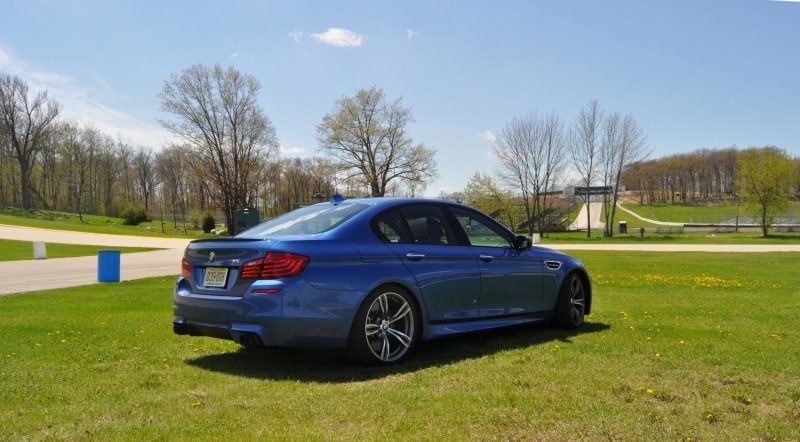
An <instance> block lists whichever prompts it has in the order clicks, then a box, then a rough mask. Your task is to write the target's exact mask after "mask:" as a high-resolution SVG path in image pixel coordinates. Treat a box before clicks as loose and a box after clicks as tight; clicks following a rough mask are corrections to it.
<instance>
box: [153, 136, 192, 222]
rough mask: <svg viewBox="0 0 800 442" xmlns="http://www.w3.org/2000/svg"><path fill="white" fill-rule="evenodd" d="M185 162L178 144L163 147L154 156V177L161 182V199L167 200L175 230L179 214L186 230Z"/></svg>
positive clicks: (183, 154) (183, 153) (182, 150)
mask: <svg viewBox="0 0 800 442" xmlns="http://www.w3.org/2000/svg"><path fill="white" fill-rule="evenodd" d="M186 163H187V162H186V153H185V151H184V149H183V148H182V147H180V146H174V145H173V146H168V147H165V148H164V149H162V150H161V151H160V152H158V153H157V154H156V157H155V171H156V179H157V181H158V182H159V183H161V184H162V187H161V195H162V199H164V200H166V201H169V209H170V211H171V212H172V227H173V228H174V229H175V230H177V229H178V215H179V214H180V217H181V220H182V222H183V225H184V230H186V209H187V207H186V199H185V195H186V194H188V192H187V190H186V176H185V175H186V169H187V167H186V166H187V164H186ZM166 201H164V202H165V203H166Z"/></svg>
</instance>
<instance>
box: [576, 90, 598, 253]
mask: <svg viewBox="0 0 800 442" xmlns="http://www.w3.org/2000/svg"><path fill="white" fill-rule="evenodd" d="M602 122H603V113H602V111H601V110H600V105H599V104H598V103H597V100H591V101H589V102H588V103H587V104H586V105H585V106H584V107H583V108H582V109H581V111H580V113H579V114H578V117H577V118H576V119H575V121H574V123H573V124H572V129H571V130H570V144H569V150H570V154H571V155H572V164H573V166H574V167H575V169H576V170H577V171H578V174H579V175H580V182H581V186H583V187H586V193H585V194H584V195H582V196H583V200H584V203H585V204H586V222H587V229H586V237H587V238H589V237H591V236H592V226H591V223H592V217H591V213H590V206H589V203H590V202H591V195H590V192H589V187H591V185H592V183H594V181H595V179H596V176H595V174H596V172H597V166H598V165H597V162H598V158H599V156H600V142H599V138H600V135H601V134H600V132H601V125H602Z"/></svg>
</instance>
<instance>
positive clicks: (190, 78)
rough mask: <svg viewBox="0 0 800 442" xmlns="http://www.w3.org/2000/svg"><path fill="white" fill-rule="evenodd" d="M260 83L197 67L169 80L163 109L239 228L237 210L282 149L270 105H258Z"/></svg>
mask: <svg viewBox="0 0 800 442" xmlns="http://www.w3.org/2000/svg"><path fill="white" fill-rule="evenodd" d="M260 90H261V84H260V83H259V81H258V80H257V79H256V78H255V77H253V76H251V75H247V74H242V73H241V72H239V71H238V70H236V69H235V68H233V67H229V68H228V69H223V68H222V67H221V66H220V65H215V66H214V67H213V68H210V67H208V66H205V65H194V66H191V67H189V68H187V69H185V70H184V71H183V72H181V74H180V75H173V76H172V77H171V78H170V79H169V80H168V81H165V82H164V88H163V89H162V91H161V93H160V94H159V97H160V98H161V110H163V111H165V112H168V113H170V114H172V115H173V116H174V117H175V120H172V121H162V124H163V125H164V127H165V128H166V129H167V130H169V131H170V132H172V133H173V134H175V135H177V136H178V137H180V138H181V139H182V140H184V142H185V143H186V145H187V147H188V148H189V149H190V150H191V152H192V156H193V161H192V167H193V169H194V170H195V171H197V172H203V174H206V173H207V175H208V178H209V179H210V180H211V181H212V182H213V183H214V185H215V192H213V194H212V195H213V196H214V198H215V201H216V202H217V204H218V206H219V207H220V208H221V209H222V210H223V211H224V212H225V217H226V221H227V225H228V230H229V231H230V232H233V227H234V226H233V212H234V210H236V209H240V208H243V207H245V206H249V205H251V202H254V201H255V199H256V197H257V192H258V183H257V178H258V177H259V176H260V174H261V172H262V171H263V169H264V167H265V165H266V162H267V161H268V159H269V158H270V157H271V156H272V155H273V154H274V153H275V151H276V150H277V147H278V139H277V137H276V135H275V129H274V128H273V126H272V123H271V122H270V120H269V118H268V117H267V115H266V114H265V113H264V109H262V108H261V106H259V105H258V102H257V98H258V93H259V91H260Z"/></svg>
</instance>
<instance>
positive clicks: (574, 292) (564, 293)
mask: <svg viewBox="0 0 800 442" xmlns="http://www.w3.org/2000/svg"><path fill="white" fill-rule="evenodd" d="M585 314H586V286H585V283H584V281H583V278H581V277H580V276H579V275H578V274H577V273H570V274H569V275H567V277H566V278H565V279H564V283H563V284H562V285H561V290H560V291H559V294H558V300H557V301H556V308H555V312H553V322H552V325H553V326H554V327H558V328H565V329H576V328H578V327H580V326H581V324H583V318H584V315H585Z"/></svg>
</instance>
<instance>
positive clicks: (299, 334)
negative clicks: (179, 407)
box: [173, 278, 364, 348]
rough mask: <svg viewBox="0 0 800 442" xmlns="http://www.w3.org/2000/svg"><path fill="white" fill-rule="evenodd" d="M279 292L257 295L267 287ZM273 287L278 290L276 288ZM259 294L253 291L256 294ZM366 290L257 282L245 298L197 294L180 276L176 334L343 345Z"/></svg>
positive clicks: (175, 299)
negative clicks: (363, 291)
mask: <svg viewBox="0 0 800 442" xmlns="http://www.w3.org/2000/svg"><path fill="white" fill-rule="evenodd" d="M267 287H268V288H271V289H279V290H278V291H277V292H275V293H269V294H264V293H258V291H259V289H262V290H263V289H264V288H267ZM273 291H274V290H273ZM254 292H255V293H254ZM363 296H364V294H363V293H362V292H356V291H351V290H330V289H318V288H315V287H314V286H312V285H310V284H308V283H306V282H305V281H303V280H302V279H299V278H298V279H296V280H293V281H290V282H288V283H287V282H282V281H256V282H255V283H253V286H252V287H250V289H249V290H248V292H247V293H246V294H245V295H244V296H220V295H205V294H198V293H194V292H192V290H191V285H190V284H189V282H188V281H187V280H185V279H184V278H179V279H178V281H177V282H176V284H175V291H174V294H173V313H174V318H173V330H174V332H175V333H176V334H181V335H190V336H209V337H214V338H220V339H228V340H232V341H235V342H238V343H241V344H244V345H246V344H248V343H250V342H252V341H250V340H251V339H252V337H253V336H257V337H258V338H259V339H260V341H261V343H263V344H264V345H268V346H297V347H320V348H325V347H344V346H345V345H346V343H347V337H348V334H349V332H350V326H351V324H352V321H353V318H354V316H355V313H356V310H357V309H358V306H359V305H360V303H361V300H362V299H363Z"/></svg>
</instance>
